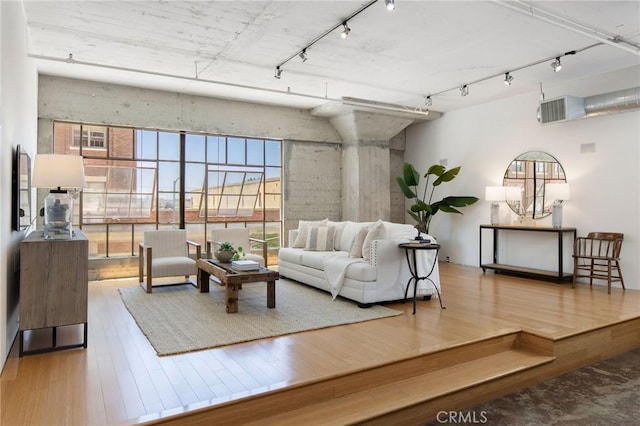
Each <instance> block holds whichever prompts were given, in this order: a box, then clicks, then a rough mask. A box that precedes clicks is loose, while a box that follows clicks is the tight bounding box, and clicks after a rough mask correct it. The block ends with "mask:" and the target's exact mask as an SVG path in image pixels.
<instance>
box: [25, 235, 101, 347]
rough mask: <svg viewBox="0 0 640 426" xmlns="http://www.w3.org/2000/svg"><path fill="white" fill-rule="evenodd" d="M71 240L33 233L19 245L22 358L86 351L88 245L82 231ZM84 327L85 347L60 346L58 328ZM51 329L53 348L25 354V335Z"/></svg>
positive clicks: (78, 345) (81, 345) (83, 345)
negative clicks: (29, 332)
mask: <svg viewBox="0 0 640 426" xmlns="http://www.w3.org/2000/svg"><path fill="white" fill-rule="evenodd" d="M73 232H74V235H73V237H72V238H71V239H68V240H55V239H50V240H47V239H45V238H44V236H43V233H42V231H34V232H32V233H31V234H29V235H28V236H27V237H26V238H25V239H24V240H22V241H21V242H20V336H19V337H20V356H22V355H31V354H36V353H41V352H50V351H55V350H61V349H69V348H77V347H84V348H86V347H87V293H88V285H89V279H88V276H89V241H88V240H87V237H86V236H85V235H84V233H83V232H82V231H80V230H77V229H76V230H74V231H73ZM74 324H82V325H84V341H83V342H82V343H77V344H72V345H65V346H58V345H57V342H56V327H60V326H64V325H74ZM43 328H50V329H51V346H50V347H46V348H43V349H34V350H29V351H25V350H24V348H23V345H24V332H25V331H26V330H34V329H43Z"/></svg>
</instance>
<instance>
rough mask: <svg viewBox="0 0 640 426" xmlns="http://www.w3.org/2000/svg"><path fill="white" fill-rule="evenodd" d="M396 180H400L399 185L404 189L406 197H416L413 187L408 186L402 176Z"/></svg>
mask: <svg viewBox="0 0 640 426" xmlns="http://www.w3.org/2000/svg"><path fill="white" fill-rule="evenodd" d="M396 180H397V181H398V186H399V187H400V189H401V190H402V193H403V194H404V196H405V197H407V198H416V194H415V192H413V191H412V190H411V188H409V186H407V184H406V183H405V181H404V180H402V178H396Z"/></svg>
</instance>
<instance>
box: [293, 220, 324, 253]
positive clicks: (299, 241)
mask: <svg viewBox="0 0 640 426" xmlns="http://www.w3.org/2000/svg"><path fill="white" fill-rule="evenodd" d="M327 222H328V219H323V220H318V221H309V220H301V221H299V222H298V235H296V240H295V241H294V242H293V247H296V248H304V246H305V245H307V234H308V232H309V228H310V227H312V226H327Z"/></svg>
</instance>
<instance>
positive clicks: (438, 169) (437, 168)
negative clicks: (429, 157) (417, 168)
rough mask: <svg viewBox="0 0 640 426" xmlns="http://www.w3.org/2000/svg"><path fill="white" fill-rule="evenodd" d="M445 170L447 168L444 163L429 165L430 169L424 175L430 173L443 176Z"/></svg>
mask: <svg viewBox="0 0 640 426" xmlns="http://www.w3.org/2000/svg"><path fill="white" fill-rule="evenodd" d="M445 170H446V169H445V167H444V166H443V165H441V164H434V165H433V166H431V167H429V170H427V173H425V174H424V177H427V176H429V175H436V176H441V175H442V174H443V173H444V171H445Z"/></svg>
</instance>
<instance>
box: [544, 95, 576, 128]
mask: <svg viewBox="0 0 640 426" xmlns="http://www.w3.org/2000/svg"><path fill="white" fill-rule="evenodd" d="M585 115H586V113H585V111H584V99H582V98H575V97H573V96H563V97H561V98H556V99H550V100H548V101H542V102H540V115H539V117H538V121H540V123H541V124H548V123H556V122H558V121H569V120H576V119H578V118H582V117H584V116H585Z"/></svg>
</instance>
